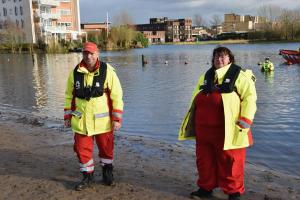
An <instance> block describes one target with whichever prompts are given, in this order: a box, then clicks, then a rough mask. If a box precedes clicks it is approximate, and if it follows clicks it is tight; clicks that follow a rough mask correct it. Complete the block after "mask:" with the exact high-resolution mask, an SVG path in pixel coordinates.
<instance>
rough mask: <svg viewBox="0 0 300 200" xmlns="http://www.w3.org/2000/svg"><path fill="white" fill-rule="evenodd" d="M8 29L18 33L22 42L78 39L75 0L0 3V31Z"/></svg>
mask: <svg viewBox="0 0 300 200" xmlns="http://www.w3.org/2000/svg"><path fill="white" fill-rule="evenodd" d="M9 27H14V28H15V30H17V31H16V32H17V33H18V37H20V36H19V35H20V34H19V33H22V34H21V35H22V40H21V42H23V43H37V41H38V40H42V41H44V42H46V43H47V42H48V41H49V40H51V39H57V40H59V39H65V40H74V39H78V38H79V37H80V35H81V29H80V12H79V0H0V31H5V30H7V29H8V28H9ZM19 41H20V40H19Z"/></svg>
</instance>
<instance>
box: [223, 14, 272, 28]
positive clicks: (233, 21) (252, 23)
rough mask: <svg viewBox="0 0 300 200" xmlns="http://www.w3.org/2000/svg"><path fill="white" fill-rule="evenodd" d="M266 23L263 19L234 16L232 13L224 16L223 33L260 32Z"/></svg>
mask: <svg viewBox="0 0 300 200" xmlns="http://www.w3.org/2000/svg"><path fill="white" fill-rule="evenodd" d="M264 23H266V18H265V17H260V16H250V15H236V14H234V13H230V14H225V15H224V23H223V32H249V31H254V30H260V29H261V28H262V27H263V24H264Z"/></svg>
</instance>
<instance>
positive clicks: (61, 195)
mask: <svg viewBox="0 0 300 200" xmlns="http://www.w3.org/2000/svg"><path fill="white" fill-rule="evenodd" d="M0 132H1V134H0V154H1V161H2V162H1V163H0V199H1V200H6V199H14V200H18V199H20V200H26V199H28V200H29V199H30V200H32V199H34V200H35V199H48V200H50V199H70V200H71V199H72V200H73V199H103V200H114V199H124V200H127V199H128V200H129V199H130V200H131V199H139V200H140V199H172V200H175V199H190V197H189V194H190V192H191V191H193V190H196V189H197V186H196V184H195V182H196V179H197V171H196V166H195V155H194V152H191V151H187V150H186V149H185V148H183V147H182V146H179V145H177V144H166V143H164V142H160V141H155V140H152V139H147V138H144V137H137V136H126V135H122V134H121V133H116V140H115V162H114V165H115V169H114V175H115V182H116V184H115V186H105V185H102V183H101V179H102V177H101V167H100V164H99V159H98V158H97V156H96V153H97V151H95V152H94V154H95V160H96V161H97V163H98V165H96V169H95V175H96V182H97V184H96V185H95V187H93V188H90V189H87V190H84V191H81V192H77V191H74V185H75V184H76V183H77V182H78V181H80V179H81V175H80V173H79V172H78V168H79V167H78V162H77V158H76V156H75V154H74V152H73V135H72V134H69V133H67V132H65V131H64V130H57V129H50V128H45V127H44V126H42V125H41V124H39V123H35V121H33V122H32V121H28V120H22V119H21V120H20V119H19V120H6V118H4V117H2V115H1V113H0ZM245 181H246V193H245V195H244V196H243V199H248V200H250V199H251V200H259V199H264V200H279V199H284V200H287V199H300V178H299V177H293V176H290V175H286V174H283V173H280V172H276V171H272V170H270V169H266V168H263V167H258V166H255V165H253V164H251V163H247V166H246V178H245ZM212 199H216V200H218V199H227V196H226V195H224V194H223V193H222V192H221V191H220V190H216V191H215V192H214V197H213V198H212Z"/></svg>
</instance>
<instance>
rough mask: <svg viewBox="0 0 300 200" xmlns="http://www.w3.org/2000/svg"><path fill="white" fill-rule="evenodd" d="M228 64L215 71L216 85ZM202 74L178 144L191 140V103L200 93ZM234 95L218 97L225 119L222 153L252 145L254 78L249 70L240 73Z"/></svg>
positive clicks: (226, 69)
mask: <svg viewBox="0 0 300 200" xmlns="http://www.w3.org/2000/svg"><path fill="white" fill-rule="evenodd" d="M230 65H231V64H229V65H227V66H224V67H222V68H220V69H217V70H216V71H215V80H216V79H218V84H221V83H222V82H223V78H224V76H225V74H226V72H227V71H228V69H229V67H230ZM204 78H205V74H203V75H201V76H200V78H199V81H198V83H197V85H196V87H195V89H194V91H193V95H192V101H191V104H190V109H189V111H188V112H187V113H186V115H185V117H184V119H183V121H182V123H181V127H180V130H179V136H178V139H179V140H186V139H194V138H195V132H194V123H193V120H194V118H193V112H194V99H195V97H196V95H197V94H198V93H199V92H200V91H201V90H200V86H201V85H203V82H204ZM235 87H236V92H235V91H233V92H231V93H221V96H222V101H223V107H224V116H225V140H224V150H228V149H238V148H242V147H248V146H250V145H251V144H252V135H251V131H250V126H251V124H252V121H253V119H254V115H255V112H256V99H257V96H256V89H255V77H254V75H253V73H252V71H251V70H245V71H244V70H241V71H240V73H239V76H238V78H237V80H236V82H235Z"/></svg>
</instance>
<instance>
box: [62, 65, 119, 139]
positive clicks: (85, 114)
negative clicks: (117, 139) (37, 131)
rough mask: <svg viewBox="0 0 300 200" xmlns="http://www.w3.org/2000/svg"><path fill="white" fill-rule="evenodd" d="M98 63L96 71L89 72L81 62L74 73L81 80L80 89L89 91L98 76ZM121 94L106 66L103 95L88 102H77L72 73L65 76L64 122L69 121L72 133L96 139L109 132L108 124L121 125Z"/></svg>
mask: <svg viewBox="0 0 300 200" xmlns="http://www.w3.org/2000/svg"><path fill="white" fill-rule="evenodd" d="M99 66H100V62H99V61H97V63H96V70H95V71H93V72H89V71H88V70H87V68H86V67H85V63H84V62H83V61H82V62H81V63H80V64H79V67H78V69H77V72H79V73H82V74H83V76H84V85H85V86H89V87H91V86H92V84H93V79H94V76H95V75H99V73H100V70H99ZM122 98H123V92H122V87H121V84H120V81H119V79H118V77H117V74H116V72H115V70H114V68H113V67H112V66H111V65H109V64H107V71H106V78H105V81H104V93H103V95H102V96H99V97H92V98H90V99H89V100H86V99H83V98H77V97H76V96H75V93H74V70H72V71H71V72H70V74H69V78H68V82H67V87H66V91H65V105H64V111H65V115H64V119H71V127H72V130H73V132H76V133H79V134H84V135H88V136H91V135H96V134H101V133H106V132H110V131H112V121H118V122H122V114H123V99H122Z"/></svg>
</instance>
